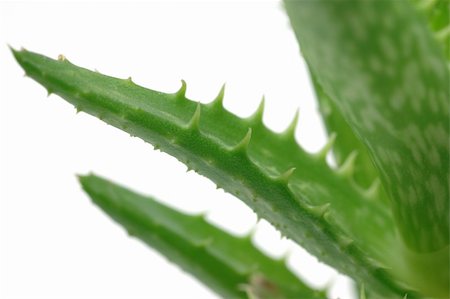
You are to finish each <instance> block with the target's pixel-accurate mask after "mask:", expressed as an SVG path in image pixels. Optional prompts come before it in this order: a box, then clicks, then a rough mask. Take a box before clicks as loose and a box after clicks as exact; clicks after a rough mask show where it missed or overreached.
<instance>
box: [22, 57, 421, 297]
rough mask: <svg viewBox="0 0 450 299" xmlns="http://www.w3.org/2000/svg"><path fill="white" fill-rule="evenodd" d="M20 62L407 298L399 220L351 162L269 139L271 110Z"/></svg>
mask: <svg viewBox="0 0 450 299" xmlns="http://www.w3.org/2000/svg"><path fill="white" fill-rule="evenodd" d="M14 55H15V57H16V59H17V61H18V62H19V63H20V64H21V66H22V67H23V68H24V69H25V71H26V73H27V75H28V76H30V77H32V78H33V79H35V80H36V81H38V82H40V83H41V84H42V85H44V86H45V87H46V88H47V89H48V91H50V92H54V93H56V94H58V95H60V96H62V97H63V98H65V99H66V100H67V101H68V102H70V103H72V104H73V105H74V106H75V107H77V109H78V110H81V111H85V112H87V113H89V114H92V115H94V116H97V117H98V118H100V119H102V120H103V121H105V122H107V123H109V124H112V125H114V126H116V127H118V128H121V129H123V130H124V131H126V132H129V133H130V134H132V135H133V136H137V137H140V138H142V139H143V140H145V141H147V142H150V143H152V144H153V145H154V146H155V147H156V148H159V149H161V150H162V151H165V152H167V153H169V154H170V155H173V156H174V157H176V158H177V159H179V160H180V161H181V162H183V163H185V164H186V165H187V166H188V168H190V169H193V170H195V171H197V172H198V173H200V174H202V175H204V176H206V177H208V178H209V179H211V180H212V181H213V182H215V183H216V184H217V185H218V186H219V187H221V188H223V189H224V190H226V191H227V192H229V193H232V194H234V195H235V196H237V197H239V198H240V199H241V200H243V201H244V202H245V203H246V204H247V205H248V206H250V207H251V208H252V209H253V210H254V211H255V212H256V213H257V214H258V216H259V217H261V218H265V219H267V220H268V221H269V222H270V223H272V224H273V225H274V226H275V227H277V228H278V229H279V230H280V232H281V233H282V234H284V235H285V236H286V237H288V238H290V239H292V240H294V241H295V242H297V243H299V244H300V245H301V246H303V247H304V248H305V249H307V250H308V251H310V252H311V253H312V254H314V255H316V256H317V257H318V258H319V259H320V260H322V261H324V262H326V263H328V264H330V265H332V266H333V267H335V268H337V269H338V270H339V271H341V272H343V273H346V274H348V275H349V276H351V277H353V278H355V279H356V280H358V281H361V282H364V283H365V285H367V287H368V288H371V289H373V290H374V291H376V292H378V293H380V294H384V296H386V297H392V296H399V295H403V294H404V291H403V290H402V288H400V287H399V286H398V285H397V283H396V282H394V281H393V280H392V279H391V275H390V274H388V272H387V271H386V270H385V269H383V266H390V265H391V261H392V260H399V258H398V254H399V252H400V250H401V243H399V239H398V237H397V235H396V231H395V226H394V223H393V220H392V217H391V215H390V214H389V212H388V211H387V210H385V209H381V208H380V205H379V204H376V198H372V197H370V196H371V195H373V194H371V193H368V192H367V190H363V189H360V188H359V187H358V186H357V185H356V184H354V183H353V181H352V180H351V175H352V170H353V167H352V165H351V163H348V164H346V165H344V166H343V167H341V168H340V169H338V170H334V169H331V168H329V166H328V165H327V163H326V162H325V155H326V151H324V152H320V153H318V154H316V155H311V154H308V153H306V152H305V151H304V150H303V149H302V148H300V147H299V146H298V144H297V143H296V141H295V138H294V133H293V132H294V130H293V128H295V126H290V127H289V128H288V129H287V130H286V131H285V132H284V133H282V134H276V133H274V132H272V131H270V130H268V129H267V128H266V127H265V126H264V125H263V123H262V121H261V118H262V113H263V109H262V107H261V109H258V111H257V112H256V113H255V114H254V115H253V116H252V117H250V118H248V119H241V118H238V117H237V116H235V115H233V114H231V113H230V112H228V111H226V110H225V109H224V108H223V106H222V99H223V90H222V91H221V93H220V94H219V96H218V97H217V99H216V100H215V101H214V102H212V103H210V104H206V105H205V104H199V103H195V102H192V101H189V100H187V99H186V97H185V91H186V85H185V84H183V85H182V87H181V89H180V90H179V91H178V92H177V93H174V94H165V93H161V92H157V91H153V90H149V89H146V88H143V87H140V86H137V85H136V84H134V83H133V82H132V81H131V80H130V79H125V80H123V79H116V78H112V77H108V76H104V75H101V74H99V73H96V72H91V71H88V70H86V69H83V68H80V67H77V66H75V65H73V64H71V63H70V62H69V61H67V60H65V59H62V60H61V61H56V60H52V59H49V58H46V57H44V56H41V55H38V54H34V53H31V52H28V51H20V52H14ZM400 260H401V259H400ZM393 274H394V275H396V274H397V273H393ZM399 279H400V280H402V281H404V283H405V284H406V285H408V282H407V280H406V279H402V277H399ZM411 287H414V285H411Z"/></svg>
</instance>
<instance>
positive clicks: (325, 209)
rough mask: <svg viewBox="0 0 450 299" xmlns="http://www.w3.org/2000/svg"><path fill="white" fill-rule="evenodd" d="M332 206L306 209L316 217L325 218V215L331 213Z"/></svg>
mask: <svg viewBox="0 0 450 299" xmlns="http://www.w3.org/2000/svg"><path fill="white" fill-rule="evenodd" d="M330 206H331V204H330V203H329V202H328V203H325V204H323V205H317V206H313V205H306V209H307V210H308V211H309V212H310V213H311V214H313V215H314V216H316V217H324V215H325V213H327V212H329V210H330Z"/></svg>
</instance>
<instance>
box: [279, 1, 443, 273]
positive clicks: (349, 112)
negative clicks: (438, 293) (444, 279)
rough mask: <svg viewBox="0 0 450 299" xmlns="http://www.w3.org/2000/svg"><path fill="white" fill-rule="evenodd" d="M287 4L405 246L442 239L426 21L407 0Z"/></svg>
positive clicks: (416, 248) (435, 83) (437, 59)
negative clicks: (371, 167) (376, 177)
mask: <svg viewBox="0 0 450 299" xmlns="http://www.w3.org/2000/svg"><path fill="white" fill-rule="evenodd" d="M285 6H286V10H287V12H288V15H289V18H290V20H291V24H292V27H293V28H294V31H295V34H296V36H297V39H298V41H299V43H300V46H301V48H302V53H303V55H304V56H305V59H306V61H307V62H308V64H309V66H310V67H311V69H312V71H313V72H314V74H315V76H316V78H317V80H318V82H319V83H320V85H321V86H322V88H323V89H324V91H325V92H326V94H327V95H329V96H330V98H331V100H333V102H334V104H335V105H336V107H337V108H338V109H339V111H340V112H341V113H342V115H343V116H344V118H345V119H346V120H347V122H348V123H349V125H350V126H351V128H352V129H353V131H354V132H355V135H356V136H358V138H360V139H361V141H362V142H363V143H364V144H365V146H366V147H367V149H368V151H369V153H370V155H371V157H372V159H373V161H374V164H375V165H376V167H377V169H378V171H379V173H380V177H381V180H382V183H383V186H384V187H385V189H386V191H387V193H388V195H389V197H390V199H391V203H392V208H393V213H394V216H395V219H396V222H397V224H398V227H399V230H400V233H401V235H402V237H403V239H404V240H405V243H406V244H407V246H408V248H409V249H410V250H412V251H413V252H420V253H425V254H432V253H433V252H435V251H438V250H442V249H444V248H448V244H449V213H448V211H449V190H448V182H449V172H448V165H449V143H448V136H449V101H448V99H449V90H448V69H447V67H446V63H445V59H444V57H443V55H442V52H441V51H440V50H439V48H438V46H437V44H436V43H435V40H434V39H433V38H432V35H431V34H430V32H429V30H428V28H427V26H426V24H425V23H424V22H422V19H421V18H420V17H419V14H418V13H417V11H415V9H414V8H413V6H412V5H411V3H410V2H408V1H322V0H318V1H294V0H293V1H288V0H287V1H285ZM442 262H444V261H442ZM442 264H443V265H444V263H442Z"/></svg>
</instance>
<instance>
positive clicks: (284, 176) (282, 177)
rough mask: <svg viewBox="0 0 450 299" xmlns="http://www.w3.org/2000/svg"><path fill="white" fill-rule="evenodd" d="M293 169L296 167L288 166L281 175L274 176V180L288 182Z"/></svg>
mask: <svg viewBox="0 0 450 299" xmlns="http://www.w3.org/2000/svg"><path fill="white" fill-rule="evenodd" d="M295 169H296V168H295V167H291V168H289V169H288V170H286V171H285V172H284V173H282V174H281V175H279V176H277V177H276V178H275V180H276V181H278V182H280V183H282V184H287V183H288V182H289V180H290V179H291V177H292V175H293V174H294V171H295Z"/></svg>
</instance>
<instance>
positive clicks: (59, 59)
mask: <svg viewBox="0 0 450 299" xmlns="http://www.w3.org/2000/svg"><path fill="white" fill-rule="evenodd" d="M66 60H67V58H66V57H65V56H64V55H63V54H59V55H58V61H66Z"/></svg>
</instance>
